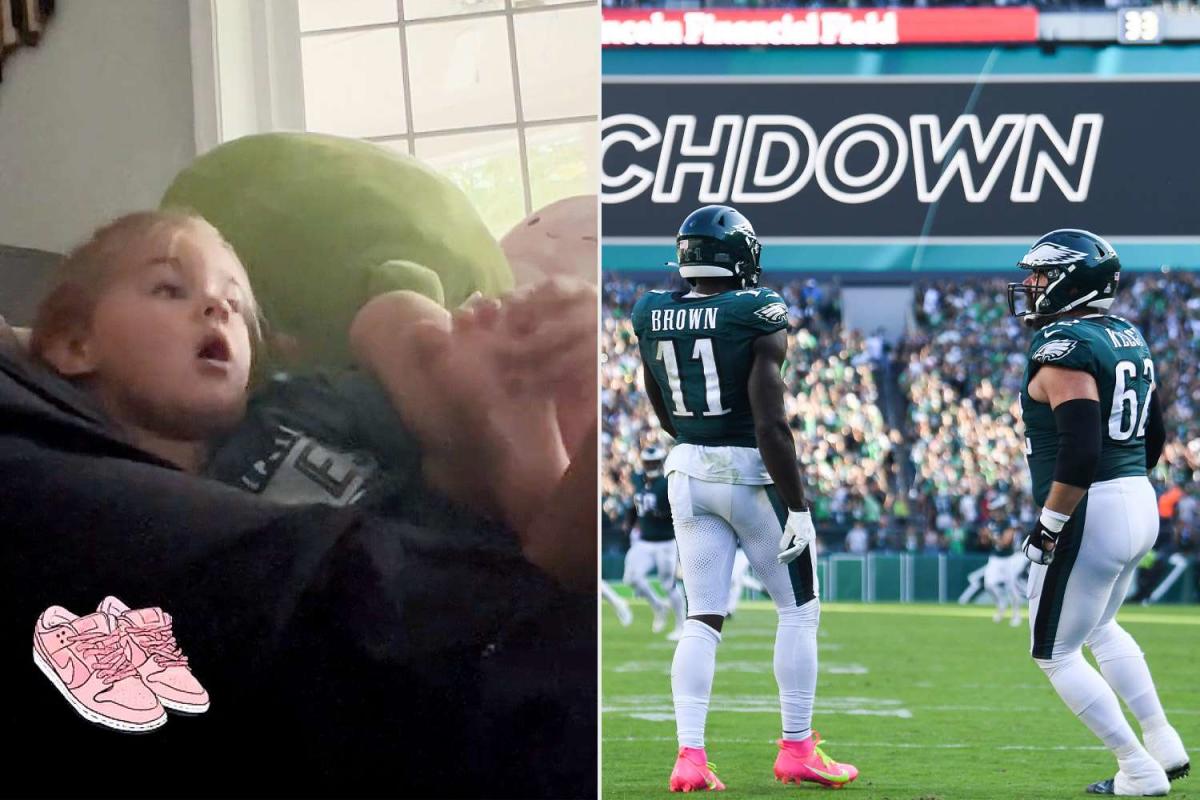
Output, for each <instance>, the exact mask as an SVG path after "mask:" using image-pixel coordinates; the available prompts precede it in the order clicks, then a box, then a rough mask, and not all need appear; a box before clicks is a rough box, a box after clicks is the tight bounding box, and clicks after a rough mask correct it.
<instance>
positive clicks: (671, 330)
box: [632, 289, 788, 447]
mask: <svg viewBox="0 0 1200 800" xmlns="http://www.w3.org/2000/svg"><path fill="white" fill-rule="evenodd" d="M787 320H788V309H787V305H786V304H784V302H783V298H782V297H780V296H779V295H778V294H776V293H775V292H773V291H771V290H770V289H740V290H731V291H728V292H721V293H720V294H715V295H709V296H707V297H687V296H686V295H685V293H684V292H667V291H659V290H655V291H650V292H647V293H646V294H645V295H643V296H642V298H641V299H640V300H638V302H637V305H635V306H634V308H633V319H632V321H633V330H634V333H636V334H637V337H638V346H639V348H640V349H641V353H642V362H643V363H644V364H646V365H648V366H649V368H650V374H651V375H652V376H653V377H654V380H655V382H656V383H657V384H658V386H659V388H661V389H662V394H663V399H664V400H665V401H666V404H667V409H668V412H669V414H670V417H671V423H672V424H673V425H674V426H675V431H676V433H677V434H678V435H677V436H676V437H675V438H676V441H678V442H681V443H684V444H696V445H707V446H710V447H720V446H735V447H756V446H757V444H758V443H757V440H756V439H755V436H754V417H753V415H752V414H751V412H750V395H749V392H748V391H747V386H746V385H747V383H748V381H749V378H750V367H751V366H752V365H753V363H754V350H753V346H754V340H755V339H757V338H758V337H760V336H765V335H767V334H771V333H775V332H776V331H780V330H783V329H784V328H786V327H787Z"/></svg>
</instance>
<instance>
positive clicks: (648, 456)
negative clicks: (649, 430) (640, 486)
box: [642, 447, 667, 478]
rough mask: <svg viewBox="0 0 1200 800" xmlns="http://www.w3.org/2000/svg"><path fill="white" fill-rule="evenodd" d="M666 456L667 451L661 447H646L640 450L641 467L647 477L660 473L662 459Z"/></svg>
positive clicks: (655, 476) (654, 476) (656, 475)
mask: <svg viewBox="0 0 1200 800" xmlns="http://www.w3.org/2000/svg"><path fill="white" fill-rule="evenodd" d="M666 458H667V451H666V450H663V449H662V448H661V447H647V448H646V449H645V450H643V451H642V469H644V470H645V471H646V477H647V478H657V477H658V476H659V475H662V471H663V461H665V460H666Z"/></svg>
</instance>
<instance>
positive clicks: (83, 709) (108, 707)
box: [33, 606, 167, 733]
mask: <svg viewBox="0 0 1200 800" xmlns="http://www.w3.org/2000/svg"><path fill="white" fill-rule="evenodd" d="M33 663H35V664H37V666H38V669H40V670H41V671H42V673H43V674H44V675H45V676H46V677H47V678H48V679H49V680H50V682H51V683H52V684H54V686H55V688H57V689H58V691H59V692H60V693H61V694H62V696H63V697H65V698H66V699H67V702H68V703H70V704H71V707H72V708H74V709H75V711H76V712H78V713H79V715H80V716H81V717H83V718H84V719H86V720H87V721H88V722H94V723H96V724H97V725H104V726H105V727H107V728H112V729H113V730H118V731H124V732H125V733H142V732H144V731H152V730H154V729H155V728H157V727H159V726H160V725H162V724H163V723H165V722H166V721H167V712H166V711H164V710H163V707H162V704H161V703H159V702H158V698H157V697H155V696H154V692H152V691H150V690H149V689H147V688H146V684H144V683H142V679H141V677H140V676H139V675H138V671H137V669H136V668H135V667H134V666H133V664H132V663H131V662H130V660H129V657H128V655H126V653H125V635H124V633H122V632H121V631H119V630H116V629H115V626H114V625H113V623H112V620H111V619H110V618H109V617H108V615H106V614H99V613H97V614H88V615H87V616H86V617H78V616H76V615H74V614H72V613H71V612H70V611H68V610H66V609H65V608H63V607H61V606H50V608H47V609H46V610H45V611H43V612H42V615H41V616H40V617H38V621H37V622H36V623H35V624H34V628H33Z"/></svg>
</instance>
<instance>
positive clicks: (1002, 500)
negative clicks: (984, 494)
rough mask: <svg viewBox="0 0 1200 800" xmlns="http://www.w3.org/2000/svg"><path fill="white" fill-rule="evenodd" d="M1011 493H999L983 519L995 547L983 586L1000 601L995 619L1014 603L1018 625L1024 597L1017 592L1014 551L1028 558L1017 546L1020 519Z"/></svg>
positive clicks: (984, 575) (1001, 618)
mask: <svg viewBox="0 0 1200 800" xmlns="http://www.w3.org/2000/svg"><path fill="white" fill-rule="evenodd" d="M1008 506H1009V503H1008V497H1007V496H1006V495H1003V494H999V493H997V494H995V495H993V496H992V497H991V498H990V502H989V503H988V519H987V520H986V521H985V522H984V523H983V527H984V530H985V532H986V534H987V539H988V543H989V545H990V547H991V551H990V552H989V553H988V561H987V566H986V567H984V572H983V588H984V589H985V590H986V591H987V592H988V594H990V595H991V596H992V597H993V598H994V599H995V601H996V613H995V614H994V615H993V616H992V622H1000V621H1001V620H1003V619H1004V615H1005V612H1006V611H1007V610H1008V606H1009V605H1010V604H1011V605H1012V622H1011V623H1010V624H1011V625H1012V626H1013V627H1014V628H1015V627H1017V626H1018V625H1020V624H1021V599H1020V596H1019V595H1018V594H1017V577H1018V576H1019V574H1020V573H1019V571H1018V570H1016V569H1014V567H1015V566H1018V567H1023V566H1024V564H1020V565H1014V563H1013V554H1014V553H1017V554H1018V557H1019V558H1020V560H1021V561H1024V560H1025V558H1024V557H1023V556H1021V555H1020V554H1019V551H1018V550H1017V548H1016V544H1017V541H1018V539H1019V537H1018V535H1017V527H1016V526H1017V522H1016V520H1015V519H1013V518H1012V517H1011V516H1010V515H1009V511H1010V509H1009V507H1008Z"/></svg>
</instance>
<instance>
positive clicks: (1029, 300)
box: [1008, 264, 1063, 328]
mask: <svg viewBox="0 0 1200 800" xmlns="http://www.w3.org/2000/svg"><path fill="white" fill-rule="evenodd" d="M1018 266H1019V267H1020V268H1021V269H1028V270H1032V271H1033V272H1034V274H1037V275H1045V276H1046V281H1045V283H1042V282H1040V281H1039V282H1037V283H1024V282H1022V283H1010V284H1008V313H1009V314H1011V315H1012V316H1014V317H1016V318H1017V319H1019V320H1020V321H1021V323H1022V324H1023V325H1025V326H1026V327H1028V328H1039V327H1041V326H1042V325H1044V324H1046V323H1047V322H1049V321H1050V320H1052V319H1054V318H1055V317H1057V316H1059V315H1060V314H1061V313H1063V312H1061V311H1052V310H1050V307H1051V300H1050V292H1051V291H1052V290H1053V289H1054V287H1055V285H1056V282H1057V281H1058V280H1059V279H1060V278H1061V277H1062V273H1063V270H1062V268H1061V267H1031V266H1029V265H1028V264H1018ZM1018 297H1021V298H1024V304H1023V306H1022V308H1021V309H1020V310H1019V311H1018V310H1017V298H1018Z"/></svg>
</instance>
